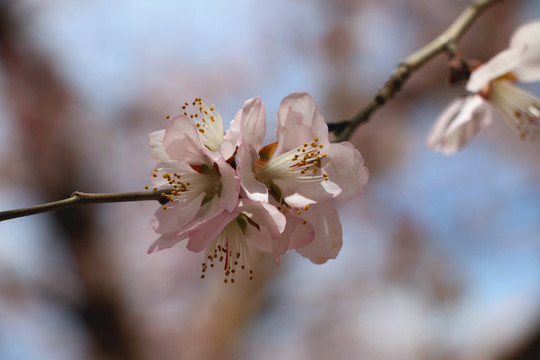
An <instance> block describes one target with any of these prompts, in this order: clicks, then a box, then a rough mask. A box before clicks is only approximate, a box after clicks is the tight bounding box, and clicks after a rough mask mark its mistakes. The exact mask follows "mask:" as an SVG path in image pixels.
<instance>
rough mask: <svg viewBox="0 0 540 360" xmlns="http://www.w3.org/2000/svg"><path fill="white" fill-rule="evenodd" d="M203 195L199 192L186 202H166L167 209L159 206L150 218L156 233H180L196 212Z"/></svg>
mask: <svg viewBox="0 0 540 360" xmlns="http://www.w3.org/2000/svg"><path fill="white" fill-rule="evenodd" d="M204 196H205V194H204V193H202V194H199V195H198V196H197V197H196V198H194V199H193V201H190V202H188V203H187V202H186V203H180V204H178V203H177V204H175V203H174V202H172V203H170V204H168V206H167V210H163V207H160V208H159V209H158V210H157V211H156V212H155V213H154V218H153V219H152V227H153V228H154V231H155V232H157V233H158V234H168V233H173V232H174V233H180V232H181V231H182V229H184V228H185V227H186V226H188V225H189V224H190V222H191V221H192V220H193V219H194V218H195V216H196V215H197V214H198V212H199V209H200V207H201V201H202V199H203V198H204Z"/></svg>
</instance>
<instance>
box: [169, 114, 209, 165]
mask: <svg viewBox="0 0 540 360" xmlns="http://www.w3.org/2000/svg"><path fill="white" fill-rule="evenodd" d="M163 146H164V148H165V150H166V151H167V154H168V155H169V157H170V158H171V159H173V160H178V161H180V162H184V163H189V164H203V163H207V162H208V159H207V157H206V156H205V155H204V154H203V151H202V145H201V142H200V140H199V135H197V128H196V127H195V125H193V123H191V121H190V120H189V119H188V118H187V117H185V116H179V117H177V118H175V119H173V120H172V121H171V124H170V125H169V127H168V128H167V129H166V130H165V136H164V138H163Z"/></svg>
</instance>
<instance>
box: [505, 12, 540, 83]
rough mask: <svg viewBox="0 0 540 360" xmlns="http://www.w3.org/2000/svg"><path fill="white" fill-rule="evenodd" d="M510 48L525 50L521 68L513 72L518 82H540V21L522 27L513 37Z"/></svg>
mask: <svg viewBox="0 0 540 360" xmlns="http://www.w3.org/2000/svg"><path fill="white" fill-rule="evenodd" d="M510 47H511V48H515V49H524V51H523V54H522V57H521V62H520V64H519V66H518V67H517V68H516V69H515V70H514V71H513V74H514V75H515V76H516V77H517V79H518V81H523V82H531V81H538V80H540V21H534V22H530V23H528V24H525V25H523V26H521V27H520V28H519V29H518V30H517V31H516V33H515V34H514V35H513V36H512V39H511V41H510Z"/></svg>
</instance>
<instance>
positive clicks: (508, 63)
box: [466, 48, 524, 93]
mask: <svg viewBox="0 0 540 360" xmlns="http://www.w3.org/2000/svg"><path fill="white" fill-rule="evenodd" d="M523 50H524V49H523V48H522V49H507V50H503V51H501V52H500V53H499V54H497V55H496V56H495V57H493V58H492V59H491V60H489V61H488V62H487V63H485V64H483V65H481V66H480V67H478V69H476V70H474V71H473V72H472V73H471V77H470V78H469V81H468V82H467V86H466V88H467V90H468V91H470V92H474V93H476V92H479V91H480V90H482V89H484V88H485V87H486V86H487V85H489V83H490V82H491V81H493V80H495V79H497V78H498V77H500V76H503V75H506V74H508V73H511V72H515V70H516V69H517V68H518V66H519V65H520V64H521V62H522V56H523Z"/></svg>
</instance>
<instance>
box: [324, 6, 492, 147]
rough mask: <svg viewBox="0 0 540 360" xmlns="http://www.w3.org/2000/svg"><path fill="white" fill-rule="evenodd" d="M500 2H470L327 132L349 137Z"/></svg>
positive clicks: (452, 48)
mask: <svg viewBox="0 0 540 360" xmlns="http://www.w3.org/2000/svg"><path fill="white" fill-rule="evenodd" d="M500 1H502V0H475V1H473V2H472V3H471V4H470V5H469V6H468V7H467V8H466V9H465V10H464V11H463V12H462V13H461V15H459V17H458V18H457V19H456V20H455V21H454V22H453V23H452V24H451V25H450V26H449V27H448V28H447V29H446V30H445V31H444V32H443V33H442V34H441V35H439V36H438V37H437V38H435V39H434V40H432V41H431V42H430V43H428V44H427V45H425V46H424V47H422V48H421V49H419V50H417V51H416V52H414V53H412V54H411V55H409V56H408V57H407V59H405V60H404V61H403V62H401V63H400V65H399V66H398V67H397V69H396V70H395V71H394V72H393V73H392V75H391V76H390V78H389V79H388V81H387V82H386V84H385V85H384V86H383V87H382V88H381V89H380V90H379V92H378V93H377V95H376V96H375V97H374V98H373V100H371V102H370V103H369V104H368V105H367V106H366V107H365V108H363V109H362V110H361V111H360V112H359V113H358V114H357V115H355V116H354V117H353V118H352V119H349V120H345V121H343V122H339V123H335V124H329V129H330V131H333V132H334V133H335V134H336V135H337V138H336V142H341V141H346V140H349V139H350V138H351V136H352V134H353V133H354V131H355V130H356V128H357V127H359V126H360V125H361V124H363V123H367V122H368V121H369V118H370V116H371V115H372V114H373V113H374V112H375V111H376V110H377V109H378V108H380V107H381V106H383V105H384V104H385V103H386V102H387V101H388V100H390V99H391V98H393V97H394V95H395V94H396V93H397V92H398V91H399V90H401V88H402V87H403V85H404V84H405V82H407V80H408V79H409V77H410V76H411V75H412V74H413V73H414V72H415V71H417V70H418V69H420V68H421V67H422V65H424V64H425V63H427V62H428V61H429V60H431V59H433V58H434V57H435V56H437V55H438V54H441V53H443V52H446V53H447V54H449V55H450V56H451V55H453V54H455V51H456V46H457V42H458V41H459V40H460V39H461V37H462V36H463V35H464V34H465V32H466V31H467V30H468V29H469V27H470V26H471V25H472V24H473V23H474V21H475V20H476V19H477V18H478V17H479V16H480V15H481V14H482V13H483V12H484V11H486V10H487V9H488V8H489V7H490V6H492V5H494V4H495V3H497V2H500Z"/></svg>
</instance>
